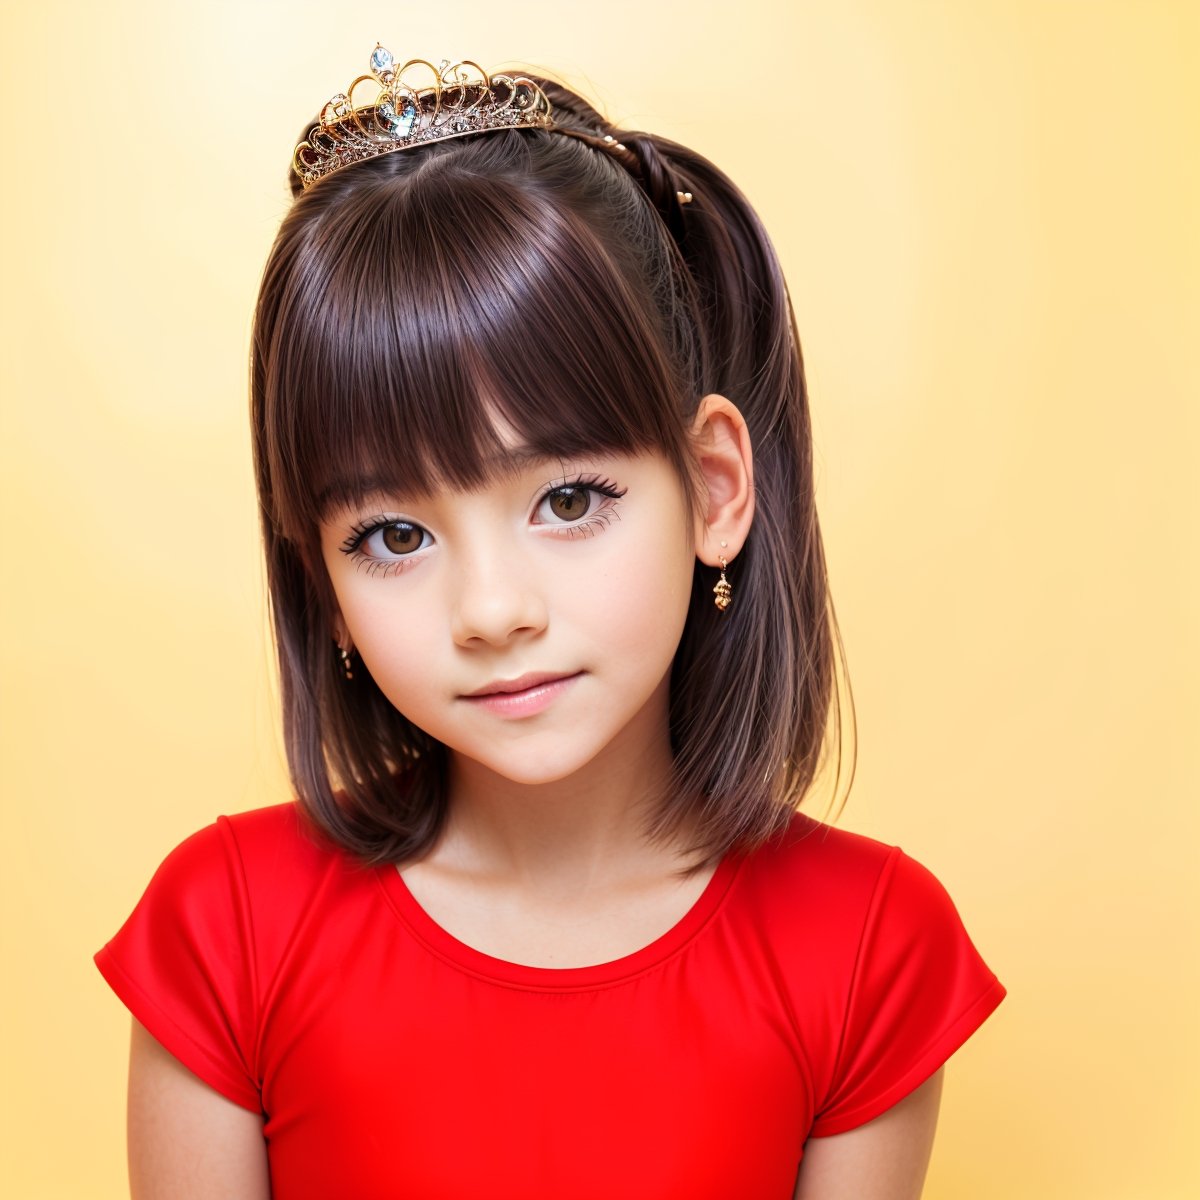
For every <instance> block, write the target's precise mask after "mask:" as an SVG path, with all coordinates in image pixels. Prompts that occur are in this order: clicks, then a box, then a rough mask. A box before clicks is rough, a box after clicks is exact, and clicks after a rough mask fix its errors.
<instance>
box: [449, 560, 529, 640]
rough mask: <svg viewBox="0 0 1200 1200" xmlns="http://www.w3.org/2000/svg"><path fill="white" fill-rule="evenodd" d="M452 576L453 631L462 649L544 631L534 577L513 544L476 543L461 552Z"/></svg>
mask: <svg viewBox="0 0 1200 1200" xmlns="http://www.w3.org/2000/svg"><path fill="white" fill-rule="evenodd" d="M456 558H457V560H458V561H457V562H456V563H455V564H454V567H453V569H452V572H451V583H450V588H451V592H452V595H451V603H450V610H451V631H452V636H453V638H454V641H455V642H456V643H457V644H458V645H460V646H469V645H471V644H472V643H477V642H482V643H487V644H488V645H491V646H503V645H505V644H506V643H507V642H509V641H511V640H512V639H513V638H514V637H519V636H521V635H522V634H525V635H532V634H536V633H539V632H540V631H541V630H543V629H545V627H546V620H547V611H546V602H545V597H544V595H543V592H542V588H541V587H540V586H539V584H538V577H537V572H536V571H534V570H532V569H531V564H530V563H527V562H525V561H524V560H522V558H521V557H520V555H519V554H517V553H516V552H515V551H514V550H513V548H512V546H511V544H506V545H504V546H499V545H496V544H490V545H489V544H486V542H483V541H480V542H477V543H475V544H472V545H471V546H470V547H462V548H460V553H459V554H458V555H456Z"/></svg>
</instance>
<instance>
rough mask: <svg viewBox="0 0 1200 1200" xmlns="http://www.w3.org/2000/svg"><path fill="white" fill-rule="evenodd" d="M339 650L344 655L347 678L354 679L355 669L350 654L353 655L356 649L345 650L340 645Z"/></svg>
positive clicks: (343, 661)
mask: <svg viewBox="0 0 1200 1200" xmlns="http://www.w3.org/2000/svg"><path fill="white" fill-rule="evenodd" d="M338 651H339V653H340V654H341V656H342V670H343V671H344V672H345V676H346V678H347V679H353V678H354V671H353V669H352V665H351V662H350V656H351V654H353V653H354V651H353V650H345V649H343V648H342V647H340V646H339V647H338Z"/></svg>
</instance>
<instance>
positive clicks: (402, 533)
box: [379, 522, 421, 554]
mask: <svg viewBox="0 0 1200 1200" xmlns="http://www.w3.org/2000/svg"><path fill="white" fill-rule="evenodd" d="M379 540H380V541H381V542H382V543H383V546H384V549H385V550H387V551H388V552H389V553H390V554H411V553H412V552H413V551H414V550H419V549H420V548H421V530H420V529H418V528H417V526H416V525H408V524H405V523H403V522H397V523H396V524H395V525H385V526H384V527H383V528H382V529H380V530H379Z"/></svg>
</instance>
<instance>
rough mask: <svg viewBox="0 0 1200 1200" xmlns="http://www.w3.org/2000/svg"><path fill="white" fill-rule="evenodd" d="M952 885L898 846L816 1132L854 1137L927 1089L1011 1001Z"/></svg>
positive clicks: (868, 927)
mask: <svg viewBox="0 0 1200 1200" xmlns="http://www.w3.org/2000/svg"><path fill="white" fill-rule="evenodd" d="M1004 996H1005V989H1004V987H1003V985H1002V984H1001V983H1000V981H999V980H998V979H997V978H996V976H995V975H994V974H993V973H992V972H991V970H990V969H989V968H988V966H987V964H986V963H985V962H984V961H983V959H982V958H981V957H980V955H979V952H978V951H977V950H976V949H975V947H974V945H973V944H972V942H971V939H970V938H969V937H968V936H967V931H966V930H965V929H964V928H963V923H962V920H961V919H960V917H959V915H958V912H957V910H956V909H955V907H954V903H953V901H952V900H951V899H950V897H949V895H947V893H946V890H945V888H943V887H942V885H941V884H940V883H939V882H938V880H937V879H936V878H935V877H934V876H933V875H932V874H931V873H930V872H929V871H928V870H927V869H926V868H925V867H923V866H922V865H921V864H920V863H918V862H916V861H915V860H914V859H911V858H909V857H908V856H907V855H906V854H904V853H903V851H901V850H900V849H898V848H893V849H892V852H891V854H890V855H889V857H888V859H887V861H886V863H885V865H884V867H883V870H882V871H881V873H880V876H879V880H878V882H877V884H876V887H875V892H874V895H873V897H872V900H871V905H870V908H869V909H868V912H867V917H866V921H865V924H864V926H863V932H862V940H861V942H860V945H859V949H858V956H857V960H856V962H855V966H854V974H853V979H852V981H851V985H850V992H849V997H848V1000H847V1006H846V1014H845V1019H844V1022H843V1027H842V1029H841V1032H840V1041H839V1046H838V1051H837V1056H836V1059H835V1063H834V1067H833V1071H832V1076H831V1078H830V1080H829V1085H828V1088H827V1089H826V1091H825V1097H824V1099H823V1100H822V1101H821V1102H820V1103H819V1104H818V1108H817V1114H816V1119H815V1120H814V1122H813V1126H812V1129H811V1130H810V1135H811V1136H813V1137H826V1136H829V1135H831V1134H835V1133H844V1132H845V1131H846V1130H848V1129H854V1128H856V1127H857V1126H859V1125H863V1124H865V1123H866V1122H867V1121H870V1120H872V1119H873V1118H875V1117H877V1116H879V1115H880V1114H881V1113H883V1112H885V1111H886V1110H887V1109H889V1108H890V1107H891V1106H892V1105H893V1104H895V1103H896V1102H897V1101H899V1100H901V1099H903V1098H904V1097H905V1096H907V1095H908V1094H909V1092H911V1091H913V1090H914V1089H915V1088H916V1087H917V1086H918V1085H920V1084H921V1083H924V1081H925V1080H926V1079H928V1078H929V1076H931V1075H932V1074H933V1073H934V1072H935V1071H936V1070H937V1069H938V1068H939V1067H940V1066H941V1065H942V1064H943V1063H944V1062H945V1061H946V1059H948V1058H949V1057H950V1055H952V1054H953V1053H954V1051H955V1050H957V1049H958V1048H959V1046H961V1045H962V1044H963V1042H965V1041H966V1040H967V1038H969V1037H970V1036H971V1034H972V1033H974V1032H975V1030H976V1029H978V1028H979V1026H980V1025H981V1024H982V1023H983V1021H984V1020H985V1019H986V1018H987V1016H988V1015H989V1014H990V1013H991V1012H992V1011H993V1010H994V1009H995V1008H996V1006H997V1005H998V1004H999V1003H1000V1001H1001V1000H1003V999H1004Z"/></svg>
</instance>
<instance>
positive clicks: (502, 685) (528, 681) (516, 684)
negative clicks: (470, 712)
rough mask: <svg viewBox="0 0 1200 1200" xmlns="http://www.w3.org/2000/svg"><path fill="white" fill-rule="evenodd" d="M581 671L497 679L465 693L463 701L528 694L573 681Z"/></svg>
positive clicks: (527, 674) (552, 672) (531, 673)
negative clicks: (544, 686)
mask: <svg viewBox="0 0 1200 1200" xmlns="http://www.w3.org/2000/svg"><path fill="white" fill-rule="evenodd" d="M582 673H583V672H582V671H573V672H571V671H559V672H554V671H529V672H527V673H526V674H524V675H519V676H518V677H517V678H516V679H497V680H493V681H492V682H491V683H487V684H484V686H483V687H481V688H478V689H476V690H475V691H473V692H465V693H464V694H463V699H464V700H477V699H480V698H481V697H484V696H512V695H516V694H517V693H519V692H528V691H530V690H531V689H533V688H536V687H542V686H543V685H545V684H548V683H557V682H559V681H560V680H563V679H574V678H575V676H576V675H581V674H582Z"/></svg>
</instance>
